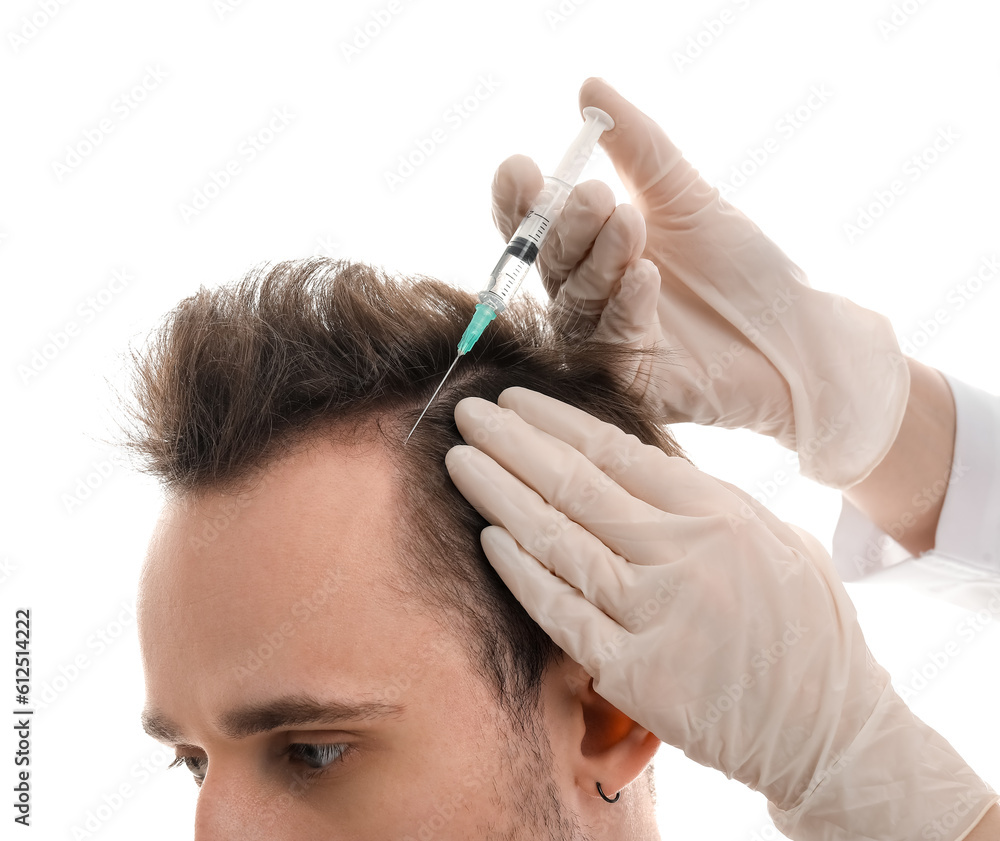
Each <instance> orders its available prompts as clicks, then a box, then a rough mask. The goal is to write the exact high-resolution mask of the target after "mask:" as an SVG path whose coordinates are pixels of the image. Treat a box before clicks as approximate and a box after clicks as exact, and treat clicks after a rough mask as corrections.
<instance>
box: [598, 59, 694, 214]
mask: <svg viewBox="0 0 1000 841" xmlns="http://www.w3.org/2000/svg"><path fill="white" fill-rule="evenodd" d="M589 105H594V106H596V107H598V108H600V109H601V110H602V111H606V112H607V113H608V114H610V115H611V118H612V119H613V120H614V121H615V127H614V128H613V129H611V130H610V131H606V132H604V133H603V134H602V135H601V139H600V144H601V146H602V147H603V149H604V151H605V152H607V153H608V157H610V158H611V162H612V163H613V164H614V166H615V170H617V172H618V177H619V178H621V180H622V183H623V184H624V185H625V188H626V189H627V190H628V191H629V194H630V195H631V196H632V200H633V201H634V202H635V204H636V205H637V206H638V207H639V209H640V210H643V209H644V208H645V207H646V206H648V205H653V206H659V205H661V204H662V203H664V202H667V201H669V200H670V199H671V198H672V197H673V196H674V195H676V194H677V193H679V192H680V191H682V190H683V189H684V188H685V187H686V186H688V184H689V183H690V182H691V181H692V180H698V178H699V176H698V173H697V171H696V170H695V169H694V168H693V167H691V165H690V164H688V163H687V161H685V160H684V157H683V155H681V152H680V149H678V148H677V147H676V146H675V145H674V144H673V143H672V142H671V140H670V138H669V137H667V135H666V132H664V131H663V129H661V128H660V127H659V126H658V125H657V124H656V123H655V122H654V121H653V120H652V119H650V118H649V117H647V116H646V115H645V114H644V113H643V112H642V111H640V110H639V109H638V108H636V107H635V106H634V105H633V104H632V103H631V102H629V101H628V100H627V99H625V97H623V96H622V95H621V94H620V93H618V91H616V90H615V89H614V88H613V87H611V85H609V84H608V83H607V82H605V81H604V80H603V79H598V78H593V77H592V78H590V79H587V80H586V81H585V82H584V83H583V85H582V87H581V88H580V110H581V112H582V111H583V109H584V108H585V107H587V106H589ZM668 175H672V176H674V177H671V178H669V179H668V178H667V176H668ZM678 179H679V180H678Z"/></svg>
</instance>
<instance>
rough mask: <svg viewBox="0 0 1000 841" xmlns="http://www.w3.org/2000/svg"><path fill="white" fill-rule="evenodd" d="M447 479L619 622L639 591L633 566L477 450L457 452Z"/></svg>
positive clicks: (451, 454)
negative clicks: (634, 594)
mask: <svg viewBox="0 0 1000 841" xmlns="http://www.w3.org/2000/svg"><path fill="white" fill-rule="evenodd" d="M445 464H446V466H447V468H448V473H449V474H450V475H451V478H452V481H453V482H454V483H455V486H456V487H457V488H458V489H459V490H460V491H461V492H462V495H463V496H465V498H466V499H467V500H468V501H469V503H470V504H471V505H472V506H473V507H474V508H475V509H476V510H477V511H478V512H479V513H480V514H482V515H483V517H485V518H486V519H487V520H488V521H489V522H490V523H492V524H493V525H495V526H502V527H503V528H504V529H506V531H507V532H509V533H510V534H511V535H512V536H513V537H514V539H515V540H517V542H518V544H519V545H520V546H522V547H523V548H524V550H525V551H526V552H528V553H529V554H530V555H531V556H532V557H533V558H536V559H537V561H538V563H540V564H542V565H543V566H544V567H545V568H546V569H548V570H549V571H550V572H552V573H554V574H555V575H558V576H559V577H560V578H562V579H563V580H564V581H565V582H567V583H568V584H569V585H571V586H572V587H574V588H575V589H576V590H578V591H579V592H581V593H582V594H583V595H584V596H585V597H586V598H587V600H588V601H590V602H591V603H592V604H594V605H596V606H597V607H598V608H600V609H601V610H602V611H603V612H604V613H605V614H607V615H608V616H610V617H612V618H614V619H615V620H616V621H619V622H620V621H621V618H622V616H623V615H624V614H625V612H626V611H627V610H628V607H629V603H630V598H631V595H632V593H633V591H634V590H635V583H634V579H635V576H634V574H633V572H632V570H631V568H630V567H629V564H628V562H627V561H626V560H624V559H623V558H620V557H618V556H617V555H615V554H614V553H613V552H612V551H611V550H610V549H609V548H608V547H607V546H606V545H605V544H604V543H603V542H602V541H601V540H600V539H599V538H597V537H595V536H594V535H593V534H591V533H590V532H588V531H587V530H586V529H585V528H583V527H582V526H580V525H578V524H577V523H575V522H573V521H572V520H571V519H569V518H568V517H567V516H566V515H565V514H563V513H562V512H561V511H559V510H557V509H555V508H553V507H552V506H551V505H549V504H548V503H547V502H546V501H545V500H544V499H542V497H540V496H539V495H538V494H537V493H535V491H533V490H532V489H531V488H529V487H527V486H526V485H525V484H524V483H523V482H521V481H520V480H519V479H518V478H517V477H515V476H512V475H511V474H510V473H508V472H507V471H506V470H504V468H503V467H501V466H500V465H499V464H497V463H496V462H495V461H494V460H493V459H492V458H490V457H489V456H488V455H486V454H485V453H483V452H481V451H479V450H477V449H476V448H475V447H462V446H458V447H453V448H452V449H451V450H449V451H448V454H447V455H446V457H445Z"/></svg>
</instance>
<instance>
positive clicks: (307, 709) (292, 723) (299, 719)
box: [142, 695, 405, 744]
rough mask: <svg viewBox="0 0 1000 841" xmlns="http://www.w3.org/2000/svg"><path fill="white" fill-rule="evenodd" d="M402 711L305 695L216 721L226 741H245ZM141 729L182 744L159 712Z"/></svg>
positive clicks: (145, 716)
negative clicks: (291, 729) (274, 732)
mask: <svg viewBox="0 0 1000 841" xmlns="http://www.w3.org/2000/svg"><path fill="white" fill-rule="evenodd" d="M404 710H405V707H403V706H401V705H398V704H383V703H381V702H378V701H367V702H363V703H349V702H345V701H318V700H316V699H315V698H312V697H310V696H307V695H289V696H286V697H283V698H276V699H275V700H273V701H267V702H266V703H261V704H247V705H244V706H242V707H237V708H235V709H233V710H229V711H228V712H226V713H224V714H223V715H221V716H220V717H219V719H218V720H217V722H216V725H217V727H218V728H219V730H220V731H221V732H222V734H223V735H224V736H226V738H229V739H245V738H246V737H248V736H254V735H256V734H258V733H267V732H270V731H271V730H278V729H280V728H282V727H297V726H300V725H303V724H338V723H341V722H344V721H372V720H378V719H383V718H391V717H398V716H399V715H401V714H402V712H403V711H404ZM142 729H143V730H145V731H146V733H148V734H149V735H150V736H152V737H153V738H154V739H157V740H158V741H161V742H165V743H167V744H180V743H182V742H184V741H185V739H184V734H183V733H182V732H181V728H180V727H178V726H177V725H176V724H174V722H172V721H171V720H170V719H169V718H167V717H166V715H164V714H163V713H162V712H160V711H159V710H155V709H154V710H145V711H143V713H142Z"/></svg>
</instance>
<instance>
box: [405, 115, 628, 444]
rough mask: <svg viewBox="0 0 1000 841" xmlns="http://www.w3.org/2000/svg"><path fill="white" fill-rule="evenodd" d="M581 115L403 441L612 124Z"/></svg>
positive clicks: (498, 305) (492, 313)
mask: <svg viewBox="0 0 1000 841" xmlns="http://www.w3.org/2000/svg"><path fill="white" fill-rule="evenodd" d="M583 118H584V123H583V128H581V129H580V133H579V134H578V135H577V136H576V139H575V140H574V141H573V142H572V143H571V144H570V147H569V149H568V150H567V151H566V154H565V155H563V158H562V160H561V161H560V162H559V166H557V167H556V170H555V172H554V173H553V174H552V175H551V176H549V177H547V178H546V179H545V186H544V187H543V188H542V191H541V192H540V193H539V194H538V198H537V199H536V200H535V203H534V204H533V205H532V206H531V210H529V211H528V213H527V214H526V215H525V217H524V219H523V220H522V221H521V224H520V225H518V226H517V230H515V231H514V235H513V236H512V237H511V238H510V241H509V242H508V243H507V248H506V249H505V250H504V252H503V254H502V255H501V257H500V260H499V261H498V262H497V264H496V267H495V268H494V269H493V271H492V272H490V280H489V283H488V284H487V286H486V288H485V289H484V290H483V291H482V292H480V293H479V303H478V304H476V312H475V314H474V315H473V316H472V320H471V321H470V322H469V326H468V327H466V328H465V332H464V333H463V334H462V338H461V340H460V341H459V343H458V355H457V356H456V357H455V361H454V362H452V363H451V367H450V368H448V371H447V373H445V375H444V378H443V379H442V380H441V384H440V385H439V386H438V387H437V388H436V389H435V390H434V394H432V395H431V399H430V400H428V401H427V406H425V407H424V410H423V412H421V413H420V417H419V418H417V422H416V423H415V424H413V429H411V430H410V434H409V435H407V436H406V440H407V441H409V440H410V436H411V435H413V431H414V430H415V429H416V428H417V425H418V424H419V423H420V421H421V420H422V419H423V417H424V415H425V414H426V413H427V409H428V408H429V407H430V405H431V404H432V403H433V402H434V399H435V398H436V397H437V395H438V392H439V391H441V387H442V386H443V385H444V384H445V381H446V380H447V379H448V377H449V376H450V374H451V372H452V371H453V370H454V368H455V366H456V365H457V364H458V360H459V359H461V358H462V357H463V356H464V355H465V354H466V353H468V352H469V351H470V350H472V347H473V345H475V343H476V342H477V341H478V340H479V337H480V336H481V335H482V334H483V331H484V330H485V329H486V328H487V326H488V325H489V323H490V322H491V321H493V319H494V318H496V317H497V316H498V315H499V314H500V313H502V312H503V311H504V310H505V309H506V308H507V304H508V303H510V301H511V299H512V298H513V297H514V293H515V292H517V290H518V289H519V288H520V287H521V283H522V282H523V281H524V278H525V277H526V276H527V274H528V270H529V269H530V268H531V267H532V266H533V265H534V263H535V260H536V259H538V252H539V251H540V250H541V248H542V244H543V243H544V242H545V238H546V237H547V236H548V233H549V231H550V230H551V229H552V226H553V225H554V224H555V221H556V219H558V218H559V215H560V214H561V213H562V209H563V206H564V205H565V204H566V199H567V198H568V197H569V194H570V191H571V190H572V189H573V185H574V184H576V181H577V179H578V178H579V177H580V173H581V172H583V168H584V167H585V166H586V165H587V161H589V160H590V156H591V155H592V154H593V152H594V147H595V146H596V145H597V141H598V139H599V138H600V136H601V134H602V133H603V132H605V131H608V130H610V129H613V128H614V127H615V121H614V120H612V119H611V117H610V116H608V114H606V113H605V112H604V111H602V110H601V109H600V108H593V107H591V108H584V109H583Z"/></svg>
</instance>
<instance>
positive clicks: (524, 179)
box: [492, 155, 544, 241]
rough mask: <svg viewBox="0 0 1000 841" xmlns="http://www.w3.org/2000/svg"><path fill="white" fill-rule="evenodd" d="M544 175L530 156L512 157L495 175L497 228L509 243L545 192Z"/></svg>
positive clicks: (494, 198) (493, 188) (494, 220)
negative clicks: (541, 193) (538, 196)
mask: <svg viewBox="0 0 1000 841" xmlns="http://www.w3.org/2000/svg"><path fill="white" fill-rule="evenodd" d="M543 184H544V179H543V178H542V172H541V170H540V169H539V168H538V166H537V165H536V164H535V162H534V161H533V160H531V158H529V157H528V156H527V155H512V156H511V157H509V158H507V160H505V161H504V162H503V163H502V164H500V166H499V167H497V171H496V172H495V173H494V175H493V187H492V194H493V224H495V225H496V226H497V229H498V230H499V231H500V234H501V235H502V236H503V238H504V240H505V241H506V240H509V239H510V238H511V237H512V236H513V235H514V231H515V229H516V228H517V226H518V225H519V224H520V223H521V220H522V219H523V218H524V216H525V214H526V213H527V212H528V211H529V210H531V205H532V204H533V203H534V201H535V197H536V196H537V195H538V194H539V192H541V189H542V186H543Z"/></svg>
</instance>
